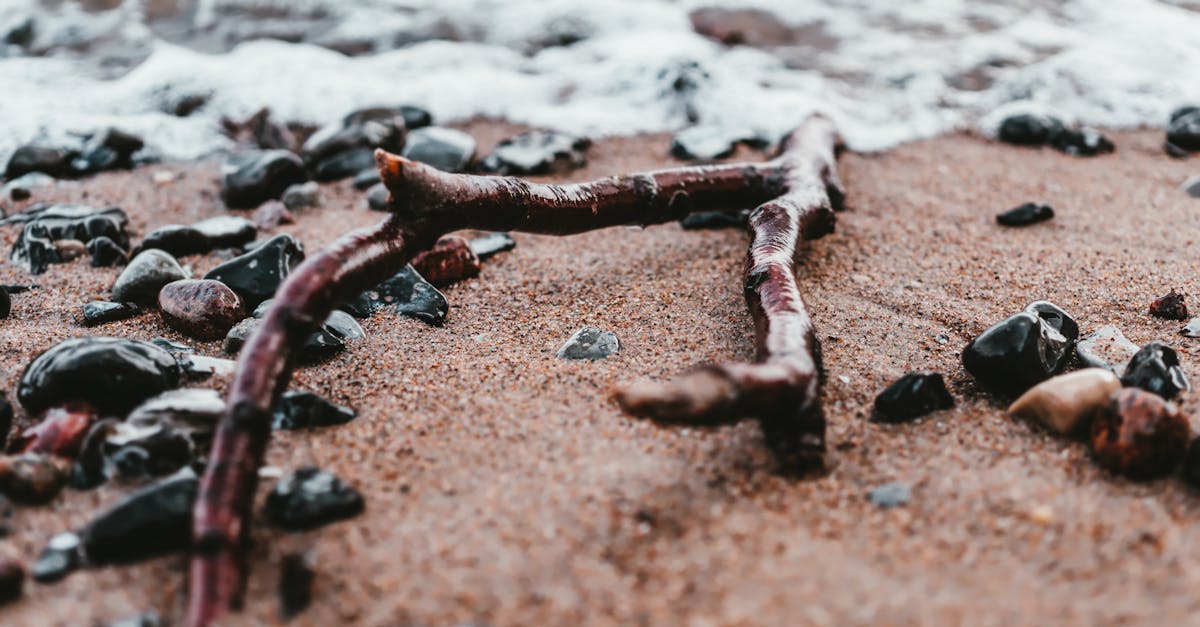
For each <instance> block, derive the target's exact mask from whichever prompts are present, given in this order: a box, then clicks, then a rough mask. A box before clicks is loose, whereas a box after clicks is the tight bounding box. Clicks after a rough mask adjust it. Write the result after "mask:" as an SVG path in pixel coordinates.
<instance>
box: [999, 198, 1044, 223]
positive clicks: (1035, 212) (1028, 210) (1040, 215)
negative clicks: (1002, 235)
mask: <svg viewBox="0 0 1200 627" xmlns="http://www.w3.org/2000/svg"><path fill="white" fill-rule="evenodd" d="M1053 217H1054V208H1052V207H1051V206H1050V205H1040V204H1038V203H1033V202H1027V203H1025V204H1023V205H1021V206H1019V207H1014V208H1012V209H1009V210H1008V211H1005V212H1004V213H1001V214H998V215H997V216H996V222H997V223H998V224H1001V225H1003V226H1028V225H1030V224H1037V223H1038V222H1045V221H1046V220H1049V219H1050V218H1053Z"/></svg>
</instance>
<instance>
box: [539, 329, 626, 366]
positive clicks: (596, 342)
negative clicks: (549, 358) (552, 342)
mask: <svg viewBox="0 0 1200 627" xmlns="http://www.w3.org/2000/svg"><path fill="white" fill-rule="evenodd" d="M620 348H621V343H620V341H618V340H617V335H616V334H615V333H613V332H612V331H606V330H601V329H598V328H596V327H591V326H586V327H583V328H581V329H579V330H578V331H576V332H575V333H574V334H573V335H571V337H569V338H567V341H566V343H564V344H563V345H562V346H561V347H560V348H559V349H558V352H557V353H555V355H556V356H557V357H561V358H562V359H591V360H595V359H603V358H605V357H608V356H609V355H612V354H613V353H616V352H617V351H618V350H619V349H620Z"/></svg>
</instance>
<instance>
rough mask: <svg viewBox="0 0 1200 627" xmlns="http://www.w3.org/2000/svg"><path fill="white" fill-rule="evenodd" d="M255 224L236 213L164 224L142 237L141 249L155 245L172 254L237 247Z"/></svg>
mask: <svg viewBox="0 0 1200 627" xmlns="http://www.w3.org/2000/svg"><path fill="white" fill-rule="evenodd" d="M257 235H258V227H257V226H256V225H255V224H254V223H253V222H251V221H250V220H247V219H246V218H242V217H238V216H216V217H213V218H208V219H207V220H201V221H199V222H197V223H195V224H193V225H191V226H184V225H181V224H168V225H167V226H163V227H159V228H157V229H154V230H153V231H151V232H150V233H149V234H147V235H146V237H145V239H143V240H142V245H141V248H142V250H149V249H158V250H162V251H166V252H168V253H170V254H172V255H174V256H176V257H182V256H184V255H196V254H201V253H206V252H209V251H211V250H216V249H218V248H239V247H242V246H245V245H246V244H248V243H250V242H251V241H253V240H254V238H255V237H256V236H257Z"/></svg>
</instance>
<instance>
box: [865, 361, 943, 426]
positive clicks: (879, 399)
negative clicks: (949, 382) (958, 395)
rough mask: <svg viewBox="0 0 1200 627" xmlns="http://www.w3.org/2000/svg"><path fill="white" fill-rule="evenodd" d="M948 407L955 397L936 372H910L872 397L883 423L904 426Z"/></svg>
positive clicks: (876, 411) (877, 413)
mask: <svg viewBox="0 0 1200 627" xmlns="http://www.w3.org/2000/svg"><path fill="white" fill-rule="evenodd" d="M951 407H954V397H952V396H950V392H949V390H947V389H946V382H945V381H944V380H942V375H941V374H939V373H937V372H910V373H908V374H906V375H904V376H903V377H900V378H899V379H897V380H896V381H895V382H894V383H892V384H891V385H889V386H888V387H887V388H886V389H884V390H883V391H882V392H880V393H879V396H876V397H875V413H876V415H877V416H878V417H879V419H880V420H881V421H883V422H905V421H908V420H912V419H913V418H918V417H920V416H924V415H925V414H929V413H932V412H934V411H937V410H939V409H950V408H951Z"/></svg>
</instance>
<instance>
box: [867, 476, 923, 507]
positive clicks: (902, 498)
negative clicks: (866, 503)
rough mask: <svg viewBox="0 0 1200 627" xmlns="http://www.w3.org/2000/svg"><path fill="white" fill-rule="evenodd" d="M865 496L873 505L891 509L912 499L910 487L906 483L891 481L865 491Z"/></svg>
mask: <svg viewBox="0 0 1200 627" xmlns="http://www.w3.org/2000/svg"><path fill="white" fill-rule="evenodd" d="M867 498H868V499H869V500H870V501H871V503H873V504H874V505H878V506H879V507H881V508H883V509H891V508H893V507H900V506H902V505H908V503H909V501H911V500H912V488H910V487H908V485H907V484H903V483H898V482H893V483H885V484H883V485H881V486H879V487H877V488H875V489H873V490H871V491H870V492H868V493H867Z"/></svg>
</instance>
